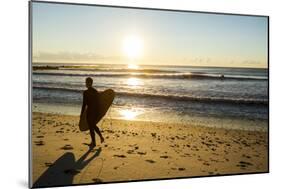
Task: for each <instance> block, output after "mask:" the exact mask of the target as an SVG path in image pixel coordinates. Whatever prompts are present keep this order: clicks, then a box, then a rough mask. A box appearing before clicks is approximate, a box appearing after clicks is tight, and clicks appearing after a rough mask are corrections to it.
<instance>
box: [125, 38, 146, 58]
mask: <svg viewBox="0 0 281 189" xmlns="http://www.w3.org/2000/svg"><path fill="white" fill-rule="evenodd" d="M142 50H143V42H142V40H141V38H140V37H139V36H136V35H130V36H127V37H126V38H125V39H124V41H123V51H124V54H125V55H126V56H127V57H128V58H129V59H136V58H139V57H140V56H141V55H142Z"/></svg>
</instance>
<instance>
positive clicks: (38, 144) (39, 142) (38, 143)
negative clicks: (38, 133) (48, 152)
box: [34, 140, 45, 146]
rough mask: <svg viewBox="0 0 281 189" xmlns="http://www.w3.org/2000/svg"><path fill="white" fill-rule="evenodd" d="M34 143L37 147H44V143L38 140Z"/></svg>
mask: <svg viewBox="0 0 281 189" xmlns="http://www.w3.org/2000/svg"><path fill="white" fill-rule="evenodd" d="M34 143H35V144H36V145H37V146H43V145H45V142H44V141H42V140H40V141H35V142H34Z"/></svg>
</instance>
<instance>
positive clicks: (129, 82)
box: [126, 77, 143, 87]
mask: <svg viewBox="0 0 281 189" xmlns="http://www.w3.org/2000/svg"><path fill="white" fill-rule="evenodd" d="M126 83H127V85H129V86H131V87H137V86H140V85H142V84H143V82H142V81H141V80H140V79H139V78H135V77H131V78H128V79H127V81H126Z"/></svg>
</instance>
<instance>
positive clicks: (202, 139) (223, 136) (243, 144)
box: [32, 112, 268, 186]
mask: <svg viewBox="0 0 281 189" xmlns="http://www.w3.org/2000/svg"><path fill="white" fill-rule="evenodd" d="M78 121H79V117H78V116H69V115H59V114H48V113H38V112H34V113H33V125H32V159H33V165H32V166H33V168H32V173H33V183H35V186H47V185H48V186H60V185H72V184H84V183H100V182H114V181H130V180H143V179H159V178H176V177H193V176H207V175H225V174H235V173H253V172H268V154H267V152H268V141H267V139H268V136H267V135H268V133H267V132H261V131H242V130H227V129H221V128H210V127H203V126H192V125H182V124H170V123H169V124H168V123H156V122H143V121H125V120H109V119H105V120H104V121H103V122H102V123H101V124H99V126H100V129H101V131H102V134H103V136H104V138H105V142H104V143H102V144H101V143H100V139H99V137H98V136H97V135H96V140H97V146H96V147H95V148H94V149H92V150H89V147H88V144H89V143H90V135H89V132H80V131H79V128H78Z"/></svg>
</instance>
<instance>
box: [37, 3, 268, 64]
mask: <svg viewBox="0 0 281 189" xmlns="http://www.w3.org/2000/svg"><path fill="white" fill-rule="evenodd" d="M32 4H33V7H32V27H33V28H32V35H33V36H32V42H33V43H32V48H33V49H32V53H33V56H32V57H33V62H48V63H60V62H64V63H68V62H69V63H108V64H118V63H119V64H153V65H158V64H159V65H160V64H161V65H167V64H168V65H191V66H222V67H262V68H267V65H268V63H267V56H268V54H267V48H268V47H267V44H268V41H267V40H268V39H267V36H268V33H267V32H268V31H267V24H268V21H267V17H254V16H237V15H221V14H206V13H205V14H202V13H192V12H176V11H160V10H144V9H125V8H114V7H100V6H98V7H97V6H83V5H67V4H50V3H40V2H33V3H32ZM130 36H135V38H137V39H138V40H139V41H140V43H141V46H140V47H139V48H136V44H135V43H136V42H132V45H131V46H130V45H129V46H126V47H125V48H127V49H132V51H139V52H138V53H136V52H135V53H133V54H138V56H135V57H134V58H132V57H131V56H130V54H128V52H124V41H126V39H128V38H129V37H130Z"/></svg>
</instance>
